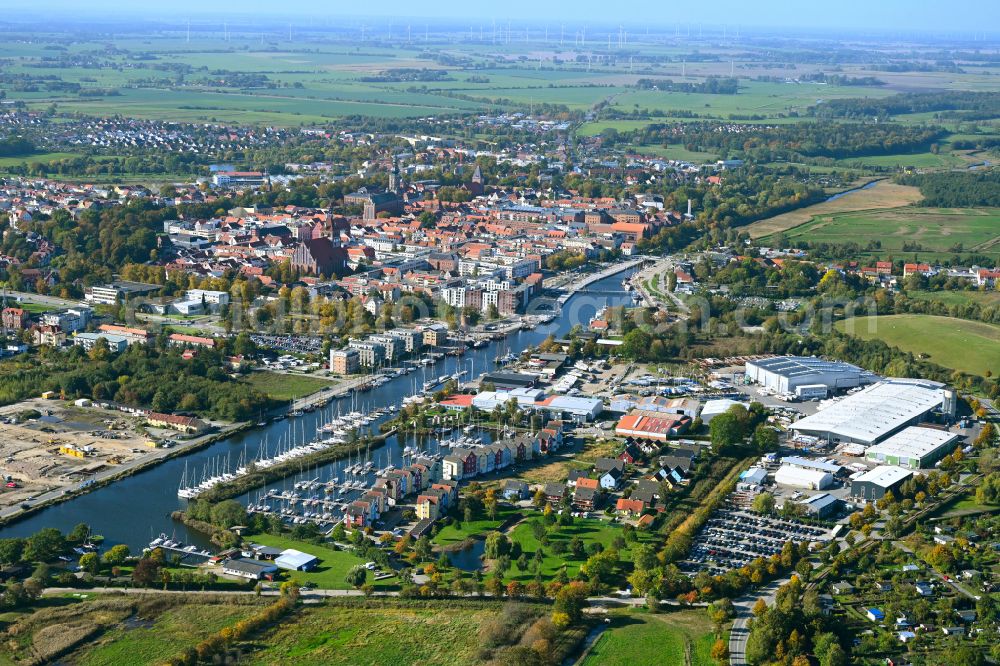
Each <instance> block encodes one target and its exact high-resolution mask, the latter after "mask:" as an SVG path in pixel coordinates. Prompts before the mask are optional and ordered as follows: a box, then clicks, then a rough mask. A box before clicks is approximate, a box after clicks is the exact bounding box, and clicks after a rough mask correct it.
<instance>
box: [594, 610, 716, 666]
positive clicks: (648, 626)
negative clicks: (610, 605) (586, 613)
mask: <svg viewBox="0 0 1000 666" xmlns="http://www.w3.org/2000/svg"><path fill="white" fill-rule="evenodd" d="M713 642H715V636H714V635H713V634H712V627H711V624H710V623H709V621H708V617H707V615H706V613H705V612H704V610H702V609H697V610H685V611H675V612H672V613H657V614H649V613H641V612H632V613H622V614H616V615H614V616H612V618H611V626H610V627H609V628H608V629H607V630H606V631H605V632H604V633H603V634H602V635H601V636H600V638H598V639H597V642H596V643H594V646H593V647H592V648H591V650H590V652H589V653H588V654H587V657H586V658H585V659H584V660H583V664H582V666H598V665H599V666H646V665H648V666H658V665H659V664H690V665H691V666H712V665H713V664H715V661H714V660H713V659H712V657H711V649H712V643H713Z"/></svg>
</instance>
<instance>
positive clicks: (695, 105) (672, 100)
mask: <svg viewBox="0 0 1000 666" xmlns="http://www.w3.org/2000/svg"><path fill="white" fill-rule="evenodd" d="M678 80H687V79H680V77H678ZM863 92H864V94H865V95H866V96H869V97H887V96H889V95H891V94H892V91H891V90H886V89H884V88H875V89H865V90H864V91H863ZM858 95H859V91H858V88H855V87H851V86H830V85H819V84H814V83H765V82H761V81H740V88H739V92H738V93H737V94H736V95H711V94H703V93H680V92H667V91H656V90H630V91H628V92H625V93H623V94H621V95H619V96H617V97H616V98H615V99H614V102H613V104H614V106H616V107H620V108H622V109H623V110H624V109H632V108H634V107H636V106H638V108H640V109H648V110H649V111H662V112H664V113H666V114H670V112H672V111H685V112H693V113H697V114H699V115H701V116H704V117H707V118H720V119H728V118H729V116H730V115H741V116H753V115H756V116H763V117H766V118H768V119H771V118H776V117H778V116H787V115H788V114H789V113H793V112H800V113H801V112H804V111H805V110H806V109H807V108H808V107H810V106H814V105H816V104H817V103H821V102H823V101H825V100H830V99H842V98H846V97H857V96H858ZM793 122H794V121H793Z"/></svg>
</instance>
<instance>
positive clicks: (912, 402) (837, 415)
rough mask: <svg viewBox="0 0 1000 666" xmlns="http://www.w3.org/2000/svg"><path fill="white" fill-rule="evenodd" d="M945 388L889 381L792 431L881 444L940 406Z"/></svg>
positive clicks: (936, 384) (797, 424)
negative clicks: (883, 439) (886, 438)
mask: <svg viewBox="0 0 1000 666" xmlns="http://www.w3.org/2000/svg"><path fill="white" fill-rule="evenodd" d="M943 388H944V384H941V383H940V382H932V381H930V380H925V379H886V380H884V381H881V382H879V383H878V384H874V385H873V386H870V387H868V388H866V389H865V390H863V391H859V392H858V393H855V394H854V395H849V396H847V397H846V398H844V399H843V400H840V401H839V402H835V403H833V404H832V405H830V406H829V407H827V408H825V409H823V410H822V411H819V412H817V413H816V414H813V415H812V416H807V417H805V418H804V419H801V420H799V421H796V422H795V423H794V424H793V425H792V427H793V428H794V429H795V430H797V431H799V432H810V433H829V434H830V435H836V436H839V437H843V438H848V439H853V440H856V441H861V442H877V441H879V440H880V439H882V438H883V437H885V436H886V435H889V434H891V433H893V432H895V431H896V430H898V429H899V428H900V427H902V426H904V425H906V424H907V423H909V422H910V421H912V420H914V419H916V418H919V417H920V416H923V415H924V414H926V413H927V412H930V411H931V410H933V409H934V408H935V407H938V406H940V405H941V402H942V400H943V395H942V389H943Z"/></svg>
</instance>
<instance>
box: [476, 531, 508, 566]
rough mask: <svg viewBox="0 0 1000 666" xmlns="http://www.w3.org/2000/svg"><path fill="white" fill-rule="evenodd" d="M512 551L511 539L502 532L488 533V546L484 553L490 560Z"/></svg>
mask: <svg viewBox="0 0 1000 666" xmlns="http://www.w3.org/2000/svg"><path fill="white" fill-rule="evenodd" d="M509 551H510V541H509V540H508V539H507V537H506V536H505V535H504V534H502V533H500V532H490V533H489V534H487V535H486V547H485V549H484V551H483V554H484V555H485V556H486V558H487V559H489V560H495V559H498V558H500V557H501V556H503V555H506V554H507V553H508V552H509Z"/></svg>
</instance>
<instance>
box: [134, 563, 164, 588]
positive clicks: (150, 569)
mask: <svg viewBox="0 0 1000 666" xmlns="http://www.w3.org/2000/svg"><path fill="white" fill-rule="evenodd" d="M159 572H160V563H159V562H157V561H156V560H153V559H152V558H149V557H144V558H142V559H141V560H139V561H138V562H136V564H135V568H134V569H133V570H132V581H133V582H134V583H135V584H136V585H141V586H142V587H149V586H150V585H152V583H153V581H155V580H156V579H157V578H158V574H159Z"/></svg>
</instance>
